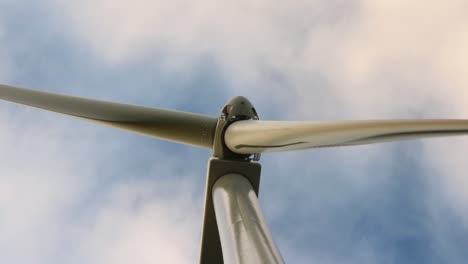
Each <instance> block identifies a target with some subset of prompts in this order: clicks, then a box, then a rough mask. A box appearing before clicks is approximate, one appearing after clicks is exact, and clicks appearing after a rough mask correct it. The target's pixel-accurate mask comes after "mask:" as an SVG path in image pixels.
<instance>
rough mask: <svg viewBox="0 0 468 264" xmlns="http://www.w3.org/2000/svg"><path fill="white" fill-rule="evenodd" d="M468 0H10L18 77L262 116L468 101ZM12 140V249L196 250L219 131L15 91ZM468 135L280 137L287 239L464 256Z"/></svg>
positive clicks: (280, 211)
mask: <svg viewBox="0 0 468 264" xmlns="http://www.w3.org/2000/svg"><path fill="white" fill-rule="evenodd" d="M467 8H468V6H467V4H466V3H464V2H463V1H458V0H450V1H446V2H444V3H442V2H440V1H419V0H411V1H403V0H401V1H400V0H397V1H370V0H368V1H365V0H361V1H322V0H314V1H294V2H288V3H286V2H285V3H274V2H273V1H244V0H241V1H236V2H225V1H211V0H203V1H197V3H192V2H189V1H183V0H176V1H171V2H170V3H169V2H166V1H149V0H135V1H131V2H130V1H108V0H94V1H91V0H82V1H67V2H62V1H56V0H47V1H42V2H41V3H40V4H36V3H28V2H19V1H10V0H0V44H1V45H0V82H1V83H3V84H11V85H18V86H23V87H29V88H34V89H38V90H44V91H52V92H60V93H66V94H72V95H78V96H85V97H93V98H98V99H104V100H113V101H118V102H125V103H131V104H142V105H147V106H155V107H162V108H171V109H178V110H184V111H193V112H197V113H203V114H209V115H217V114H218V112H219V111H220V109H221V108H222V106H223V104H224V103H225V102H226V101H228V100H229V99H230V98H231V97H233V96H236V95H244V96H246V97H248V98H249V99H250V100H251V101H252V102H253V103H254V105H255V106H256V108H257V110H258V112H259V115H260V117H261V119H276V120H327V119H375V118H463V117H466V116H467V115H468V108H467V107H466V106H467V105H468V102H467V101H468V99H467V98H468V97H467V95H468V94H467V91H468V90H467V89H466V86H467V85H468V78H467V77H466V76H468V72H467V69H468V67H467V66H468V65H467V64H466V61H468V51H467V49H466V47H467V46H468V45H467V44H468V33H467V32H466V27H467V26H468V17H467V15H466V14H467V12H466V9H467ZM0 146H1V150H2V151H0V234H2V235H1V236H0V262H2V263H21V264H22V263H134V262H139V263H195V262H197V260H198V254H199V239H200V231H201V221H202V208H203V196H204V184H205V175H206V164H207V160H208V158H209V157H210V155H211V153H210V151H208V150H204V149H196V148H192V147H188V146H180V145H176V144H174V143H169V142H163V141H158V140H154V139H151V138H145V137H142V136H139V135H135V134H130V133H127V132H123V131H118V130H114V129H111V128H107V127H100V126H98V125H95V124H91V123H86V122H83V121H80V120H73V119H70V118H67V117H64V116H61V115H57V114H54V113H48V112H44V111H38V110H35V109H31V108H26V107H22V106H17V105H13V104H10V103H3V102H2V103H0ZM467 147H468V139H466V138H462V137H459V138H450V139H431V140H424V141H408V142H399V143H392V144H381V145H372V146H359V147H351V148H333V149H320V150H310V151H299V152H293V153H276V154H268V155H267V154H265V155H263V156H262V166H263V174H262V184H261V190H260V201H261V204H262V207H263V208H264V210H265V214H266V218H267V220H268V222H269V223H270V225H271V229H272V232H273V236H274V238H275V239H276V240H277V243H278V246H279V248H280V251H281V253H282V254H283V256H284V259H285V260H286V261H287V262H289V263H464V260H466V259H467V258H468V253H467V252H466V250H465V249H466V248H467V246H468V210H467V209H466V208H468V207H467V206H466V205H467V204H468V195H467V192H466V191H465V190H466V186H468V177H467V172H468V164H467V162H466V158H465V157H466V156H467V152H466V149H468V148H467ZM181 164H185V165H187V166H184V167H182V166H181Z"/></svg>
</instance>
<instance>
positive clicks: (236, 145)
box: [224, 119, 468, 154]
mask: <svg viewBox="0 0 468 264" xmlns="http://www.w3.org/2000/svg"><path fill="white" fill-rule="evenodd" d="M455 135H468V120H453V119H452V120H451V119H446V120H444V119H439V120H424V119H422V120H368V121H334V122H314V121H300V122H287V121H285V122H283V121H259V120H246V121H238V122H234V123H233V124H232V125H230V126H229V127H228V128H227V130H226V133H225V137H224V140H225V143H226V145H227V147H228V148H229V149H230V150H231V151H233V152H235V153H239V154H252V153H261V152H276V151H288V150H298V149H306V148H319V147H333V146H350V145H360V144H370V143H379V142H386V141H395V140H403V139H414V138H421V137H437V136H455Z"/></svg>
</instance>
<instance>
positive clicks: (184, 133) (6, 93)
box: [0, 85, 217, 148]
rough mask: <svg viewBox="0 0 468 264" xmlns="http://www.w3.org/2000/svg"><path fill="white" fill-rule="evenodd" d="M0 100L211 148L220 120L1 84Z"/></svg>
mask: <svg viewBox="0 0 468 264" xmlns="http://www.w3.org/2000/svg"><path fill="white" fill-rule="evenodd" d="M0 99H3V100H7V101H11V102H15V103H18V104H24V105H28V106H32V107H36V108H41V109H45V110H49V111H53V112H57V113H61V114H65V115H69V116H73V117H77V118H80V119H85V120H89V121H93V122H96V123H100V124H104V125H108V126H112V127H116V128H120V129H124V130H128V131H132V132H136V133H139V134H143V135H147V136H151V137H156V138H160V139H165V140H169V141H174V142H178V143H184V144H189V145H194V146H199V147H206V148H211V147H212V145H213V138H214V131H215V128H216V124H217V119H216V118H212V117H208V116H204V115H199V114H192V113H186V112H179V111H173V110H166V109H159V108H150V107H142V106H134V105H128V104H121V103H112V102H105V101H98V100H93V99H86V98H80V97H74V96H66V95H60V94H53V93H48V92H40V91H34V90H29V89H24V88H18V87H13V86H7V85H0Z"/></svg>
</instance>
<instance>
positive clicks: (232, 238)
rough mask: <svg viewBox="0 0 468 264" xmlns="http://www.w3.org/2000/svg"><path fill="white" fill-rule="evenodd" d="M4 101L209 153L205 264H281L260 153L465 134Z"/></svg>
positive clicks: (3, 94)
mask: <svg viewBox="0 0 468 264" xmlns="http://www.w3.org/2000/svg"><path fill="white" fill-rule="evenodd" d="M0 99H3V100H7V101H11V102H15V103H18V104H24V105H29V106H32V107H36V108H41V109H45V110H49V111H53V112H57V113H60V114H65V115H69V116H73V117H77V118H79V119H84V120H88V121H92V122H95V123H99V124H103V125H108V126H111V127H115V128H119V129H124V130H127V131H131V132H135V133H139V134H143V135H146V136H150V137H155V138H159V139H164V140H169V141H173V142H177V143H182V144H188V145H192V146H197V147H202V148H209V149H212V150H213V156H212V157H211V158H210V160H209V162H208V176H207V181H206V195H205V209H204V219H203V228H202V241H201V254H200V263H202V264H213V263H227V264H231V263H232V264H234V263H242V264H244V263H246V264H247V263H248V264H250V263H284V261H283V258H282V257H281V254H280V253H279V250H278V248H277V247H276V245H275V243H274V241H273V239H272V237H271V234H270V231H269V229H268V227H267V225H266V223H265V220H264V216H263V213H262V210H261V209H260V206H259V203H258V199H257V197H258V192H259V185H260V170H261V165H260V163H259V160H260V153H264V152H278V151H290V150H300V149H309V148H323V147H335V146H352V145H361V144H371V143H380V142H388V141H395V140H405V139H416V138H421V137H437V136H456V135H465V134H468V120H461V119H418V120H408V119H406V120H363V121H326V122H318V121H260V120H259V118H258V115H257V111H256V110H255V108H254V107H253V105H252V104H251V103H250V102H249V100H247V98H245V97H241V96H239V97H235V98H233V99H232V100H231V101H229V102H228V103H227V104H226V105H225V106H224V107H223V109H222V110H221V112H220V113H219V115H218V116H217V117H210V116H205V115H199V114H194V113H187V112H180V111H174V110H167V109H160V108H150V107H142V106H134V105H128V104H121V103H113V102H105V101H98V100H93V99H86V98H80V97H74V96H66V95H60V94H53V93H47V92H41V91H35V90H29V89H24V88H19V87H13V86H7V85H0Z"/></svg>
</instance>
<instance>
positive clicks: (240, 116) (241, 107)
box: [213, 96, 259, 160]
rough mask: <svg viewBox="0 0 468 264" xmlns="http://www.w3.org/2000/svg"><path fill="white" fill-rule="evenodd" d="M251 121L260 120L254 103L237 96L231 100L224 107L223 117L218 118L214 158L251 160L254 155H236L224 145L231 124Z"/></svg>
mask: <svg viewBox="0 0 468 264" xmlns="http://www.w3.org/2000/svg"><path fill="white" fill-rule="evenodd" d="M250 119H254V120H257V119H258V115H257V111H256V110H255V108H254V107H253V105H252V103H250V101H249V100H248V99H247V98H245V97H243V96H236V97H234V98H233V99H231V101H229V102H228V103H227V104H226V105H225V106H224V107H223V110H222V111H221V115H220V116H219V118H218V124H217V126H216V133H215V139H214V143H213V156H215V157H217V158H220V159H229V160H251V159H252V155H250V154H237V153H234V152H232V151H231V150H229V149H228V148H227V147H226V145H225V144H224V132H225V131H226V129H227V127H228V126H229V125H230V124H232V123H234V122H237V121H241V120H250ZM253 159H254V160H258V159H259V156H258V155H254V157H253Z"/></svg>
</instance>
